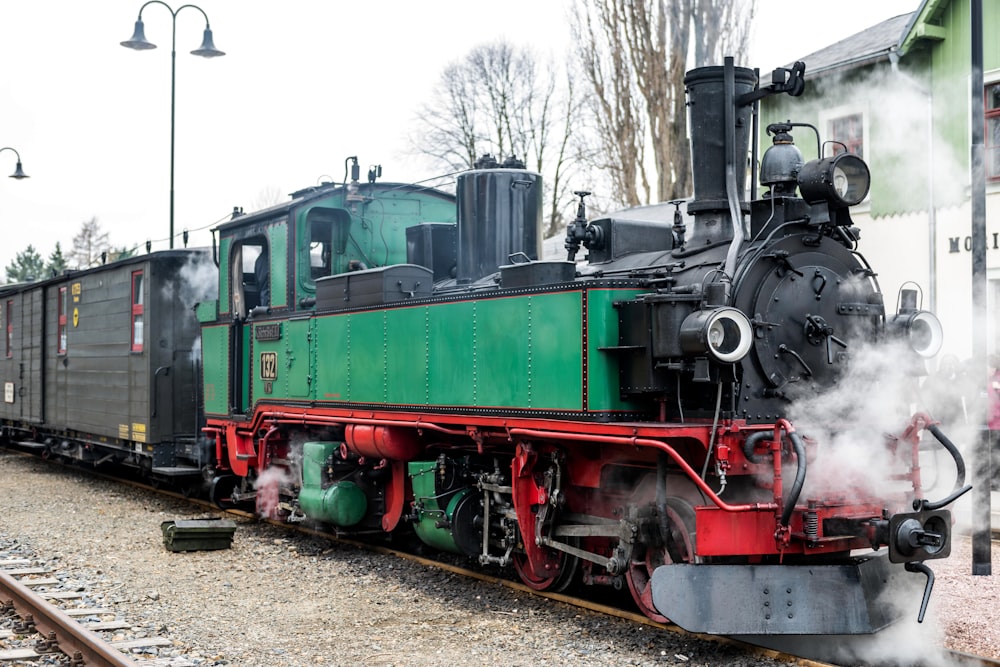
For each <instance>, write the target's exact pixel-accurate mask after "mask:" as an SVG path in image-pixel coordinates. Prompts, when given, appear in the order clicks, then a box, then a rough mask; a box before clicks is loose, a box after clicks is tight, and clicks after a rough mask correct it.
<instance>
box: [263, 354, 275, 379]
mask: <svg viewBox="0 0 1000 667" xmlns="http://www.w3.org/2000/svg"><path fill="white" fill-rule="evenodd" d="M260 379H261V380H277V379H278V353H277V352H261V353H260Z"/></svg>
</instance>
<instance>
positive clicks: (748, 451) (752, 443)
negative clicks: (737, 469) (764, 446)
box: [743, 431, 771, 463]
mask: <svg viewBox="0 0 1000 667" xmlns="http://www.w3.org/2000/svg"><path fill="white" fill-rule="evenodd" d="M769 435H771V432H770V431H757V432H756V433H751V434H750V435H749V436H747V439H746V442H744V443H743V456H745V457H746V458H747V461H749V462H750V463H764V462H765V457H764V456H762V455H760V454H754V452H753V450H754V449H755V448H756V447H757V442H758V441H760V440H766V439H767V437H768V436H769Z"/></svg>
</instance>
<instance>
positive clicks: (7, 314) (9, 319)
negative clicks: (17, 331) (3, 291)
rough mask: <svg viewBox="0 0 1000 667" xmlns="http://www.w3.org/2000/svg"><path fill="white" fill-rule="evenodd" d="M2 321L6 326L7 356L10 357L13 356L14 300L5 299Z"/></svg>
mask: <svg viewBox="0 0 1000 667" xmlns="http://www.w3.org/2000/svg"><path fill="white" fill-rule="evenodd" d="M4 322H6V326H5V327H4V330H5V331H6V332H7V358H8V359H10V358H11V357H13V356H14V301H13V300H10V301H7V307H6V308H5V309H4Z"/></svg>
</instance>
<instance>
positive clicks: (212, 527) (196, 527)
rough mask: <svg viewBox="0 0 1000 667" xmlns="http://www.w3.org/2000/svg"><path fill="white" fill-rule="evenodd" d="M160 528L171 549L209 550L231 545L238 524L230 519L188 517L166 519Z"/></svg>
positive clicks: (167, 545) (165, 542) (164, 541)
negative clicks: (182, 519)
mask: <svg viewBox="0 0 1000 667" xmlns="http://www.w3.org/2000/svg"><path fill="white" fill-rule="evenodd" d="M160 530H162V531H163V545H164V546H165V547H166V548H167V549H169V550H170V551H209V550H212V549H228V548H229V547H231V546H232V544H233V533H235V532H236V524H235V523H234V522H232V521H230V520H228V519H187V520H184V521H164V522H163V523H161V524H160Z"/></svg>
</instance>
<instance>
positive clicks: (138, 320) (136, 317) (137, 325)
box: [131, 271, 143, 352]
mask: <svg viewBox="0 0 1000 667" xmlns="http://www.w3.org/2000/svg"><path fill="white" fill-rule="evenodd" d="M142 292H143V290H142V271H133V272H132V338H131V340H132V351H133V352H142V317H143V296H142Z"/></svg>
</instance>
